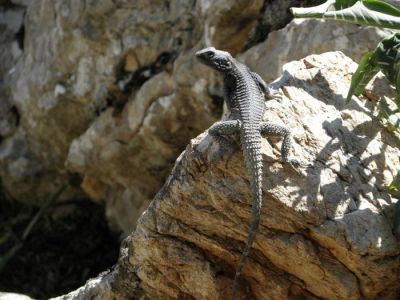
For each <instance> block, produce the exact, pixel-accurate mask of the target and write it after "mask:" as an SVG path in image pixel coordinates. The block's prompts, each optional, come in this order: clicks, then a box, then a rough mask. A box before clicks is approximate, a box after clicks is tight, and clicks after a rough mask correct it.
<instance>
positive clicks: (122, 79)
mask: <svg viewBox="0 0 400 300" xmlns="http://www.w3.org/2000/svg"><path fill="white" fill-rule="evenodd" d="M6 2H7V3H8V2H9V1H6ZM12 2H13V3H16V4H15V5H14V6H13V7H15V8H12V9H10V8H7V9H8V10H7V11H6V10H4V13H5V14H6V15H5V17H4V20H6V22H5V23H4V24H7V25H6V26H8V27H7V28H8V29H7V31H4V33H0V36H2V37H3V34H4V36H5V38H4V41H6V42H5V44H4V47H3V44H1V47H2V50H3V48H4V49H6V51H4V52H3V51H0V58H2V60H1V61H0V73H1V74H0V76H2V75H3V72H4V74H5V75H4V80H3V81H2V82H4V87H7V88H6V89H4V92H3V90H2V82H0V97H1V98H2V101H1V102H0V136H1V139H0V177H1V182H2V185H3V186H4V189H5V190H6V191H7V192H8V193H9V194H10V195H11V196H13V197H14V198H16V199H19V200H25V201H30V202H33V203H37V202H38V201H40V199H47V198H48V196H49V195H51V194H53V193H54V192H55V191H56V190H57V189H58V188H59V187H60V186H61V185H62V184H64V183H65V182H66V180H67V179H68V177H69V176H70V173H74V172H77V173H79V174H80V175H81V176H82V178H83V184H82V189H83V191H84V192H85V193H86V194H87V195H89V196H90V197H91V198H92V199H93V200H95V201H105V204H106V207H107V216H108V219H109V221H110V224H111V225H112V226H113V228H115V229H117V230H120V231H123V232H124V233H125V234H128V233H130V232H131V230H132V229H133V228H134V226H135V224H136V220H137V218H138V216H140V214H141V212H142V211H143V210H144V209H145V208H146V207H147V205H148V203H149V201H150V200H151V199H152V198H153V197H154V195H155V194H156V193H157V192H158V190H159V189H160V187H161V186H162V184H163V183H164V181H165V178H166V177H167V175H168V173H169V172H170V170H171V168H172V166H173V162H174V161H175V159H176V157H177V156H178V155H179V153H180V152H181V151H182V150H183V149H184V148H185V146H186V144H187V143H188V141H189V140H190V138H192V137H194V136H196V135H197V134H199V133H200V132H202V131H203V130H205V129H206V128H207V127H209V126H210V125H211V124H212V123H213V122H215V121H216V120H217V119H218V118H219V117H220V115H221V107H222V89H221V81H220V80H219V78H217V77H216V76H215V74H214V73H213V72H210V71H209V70H207V69H206V68H203V67H200V66H199V64H197V62H196V61H195V58H194V56H193V53H194V51H196V50H198V49H199V48H202V47H204V46H205V45H213V46H215V47H217V48H221V49H224V50H228V51H230V52H231V53H233V54H238V53H241V52H242V51H243V49H244V48H245V47H246V45H248V42H249V41H250V40H251V38H250V36H251V35H252V32H254V31H255V32H257V31H258V30H259V29H260V27H259V26H260V24H261V23H260V16H261V15H262V16H264V19H265V16H267V15H268V14H271V11H275V10H279V11H281V12H282V15H280V17H279V18H278V17H277V15H276V14H274V15H275V17H276V18H274V21H273V22H276V24H275V23H268V24H269V25H268V26H270V27H268V28H270V29H275V28H276V27H277V26H282V20H284V19H286V18H287V9H288V6H290V5H293V1H279V2H278V1H272V2H265V1H262V0H252V1H244V0H240V1H234V0H226V1H183V0H178V1H162V0H157V1H151V5H149V2H148V1H133V2H132V1H124V0H117V1H111V0H97V1H70V0H59V1H52V0H37V1H36V0H35V1H29V0H20V1H16V0H15V1H12ZM295 2H296V5H297V4H298V5H300V4H304V3H308V4H310V3H316V2H318V1H310V0H308V1H297V0H296V1H295ZM28 5H29V8H28V10H27V13H26V16H25V20H24V19H23V16H24V13H25V10H26V9H25V6H28ZM14 11H17V12H18V13H14ZM0 14H1V12H0ZM10 14H11V17H10ZM233 16H234V17H233ZM0 19H1V18H0ZM267 19H270V18H267ZM23 20H24V22H22V21H23ZM313 22H314V23H310V24H311V25H309V26H314V27H315V28H316V29H315V32H316V34H313V35H312V36H310V35H308V34H305V33H308V32H309V31H310V30H309V27H308V26H305V25H303V24H301V25H293V24H291V25H289V27H288V29H283V30H282V31H279V32H277V33H271V34H270V37H269V38H268V40H267V41H266V42H264V43H262V44H260V45H258V46H255V47H254V48H252V49H250V50H249V51H247V52H246V53H245V54H244V56H243V57H242V58H243V59H244V60H245V61H246V63H247V64H249V65H250V66H251V67H253V69H254V70H256V71H258V72H259V73H260V74H262V75H263V76H264V78H265V79H271V78H276V77H277V76H278V74H280V69H279V68H280V67H279V66H280V65H281V64H282V63H283V62H285V61H287V60H288V59H293V58H295V57H296V58H299V57H303V56H304V55H306V54H308V53H309V52H312V49H315V48H308V45H313V44H314V45H318V47H319V51H326V50H333V49H335V48H337V47H338V45H340V46H341V47H342V46H343V47H345V46H346V47H349V48H355V47H353V45H355V44H356V45H357V47H358V48H357V49H356V50H357V51H358V52H359V53H361V52H363V51H367V50H368V49H371V48H373V47H374V46H375V44H376V43H377V41H378V40H379V39H380V36H381V34H380V32H381V31H380V30H378V29H365V28H363V27H359V28H358V27H356V26H353V27H346V26H347V25H342V24H341V25H338V23H329V24H328V23H324V22H320V21H313ZM0 23H1V20H0ZM257 24H258V25H257ZM304 24H308V23H306V22H305V23H304ZM0 25H1V24H0ZM303 26H304V27H306V30H305V31H304V32H305V33H304V34H301V35H300V36H301V37H302V40H301V42H302V43H297V44H296V46H293V44H291V43H290V41H291V40H295V39H294V37H295V36H296V32H298V31H301V30H303V29H302V28H303ZM332 27H333V28H335V30H333V31H332ZM342 28H345V29H342ZM348 28H351V29H348ZM331 31H332V32H333V35H334V36H335V37H337V38H335V39H333V38H329V40H328V38H327V33H330V32H331ZM364 32H368V35H367V34H364ZM282 36H284V37H282ZM316 36H318V37H316ZM330 37H331V36H330ZM307 40H310V42H306V41H307ZM330 40H334V41H338V42H331V41H330ZM2 41H3V39H1V40H0V43H2ZM296 41H297V40H296ZM346 42H348V44H347V45H346ZM279 43H280V44H279ZM299 44H301V45H303V47H302V49H303V52H301V53H299V52H297V53H295V52H293V51H289V50H288V49H297V50H298V49H299V48H300V47H299ZM321 44H322V45H327V46H326V47H324V48H323V47H320V45H321ZM268 45H273V47H274V49H271V46H268ZM358 45H360V46H358ZM328 46H329V47H330V48H329V47H328ZM275 48H276V49H275ZM282 54H284V55H286V56H282ZM285 57H286V58H285ZM10 68H11V69H10ZM81 192H82V191H80V190H72V189H71V190H70V192H69V194H64V195H63V197H64V198H71V197H73V196H77V195H81Z"/></svg>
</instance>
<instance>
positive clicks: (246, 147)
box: [196, 47, 295, 298]
mask: <svg viewBox="0 0 400 300" xmlns="http://www.w3.org/2000/svg"><path fill="white" fill-rule="evenodd" d="M196 55H197V56H198V57H199V59H200V61H201V62H203V63H204V64H206V65H208V66H210V67H212V68H214V69H216V70H217V71H219V72H220V73H222V74H223V76H224V91H225V101H226V103H227V106H228V108H229V109H230V111H231V120H229V121H221V122H217V123H215V124H214V125H213V126H211V128H210V129H209V134H210V135H211V136H213V138H214V139H215V140H216V141H217V142H218V143H219V145H220V147H221V149H228V148H230V147H232V143H231V142H230V141H229V140H228V139H227V138H225V137H224V136H226V135H231V134H234V133H237V132H239V134H240V142H241V145H242V149H243V155H244V160H245V163H246V168H247V170H248V174H249V177H250V188H251V192H252V195H253V205H252V219H251V224H250V228H249V235H248V239H247V243H246V246H245V248H244V250H243V253H242V255H241V257H240V261H239V263H238V266H237V268H236V273H235V279H234V283H233V291H232V298H235V292H236V287H237V283H238V280H239V277H240V273H241V270H242V268H243V266H244V263H245V261H246V258H247V255H248V253H249V251H250V249H251V247H252V245H253V243H254V240H255V238H256V234H257V230H258V227H259V223H260V215H261V206H262V174H263V164H262V155H261V139H262V136H263V135H265V136H267V135H278V136H283V137H284V140H283V143H282V149H281V154H282V158H283V160H284V161H287V162H289V163H290V164H292V162H295V160H290V159H289V151H290V149H291V138H290V131H289V130H288V129H287V128H286V127H284V126H280V125H277V124H274V123H270V122H263V121H262V119H263V115H264V112H265V104H264V99H265V98H264V93H266V95H267V96H269V95H270V92H269V90H268V86H267V84H266V83H265V82H264V81H263V80H262V79H261V77H260V76H259V75H257V74H255V73H252V72H251V71H250V70H249V69H248V68H247V67H246V66H245V65H243V64H241V63H239V62H238V61H236V60H235V59H234V58H232V56H231V55H230V54H229V53H227V52H224V51H220V50H216V49H215V48H213V47H209V48H206V49H203V50H200V51H198V52H197V53H196ZM214 58H217V59H214ZM215 61H217V62H218V63H216V62H215ZM221 61H225V63H224V64H223V65H224V67H221V66H222V64H221V63H220V62H221ZM228 66H230V67H228Z"/></svg>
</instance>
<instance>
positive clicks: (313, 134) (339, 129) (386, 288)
mask: <svg viewBox="0 0 400 300" xmlns="http://www.w3.org/2000/svg"><path fill="white" fill-rule="evenodd" d="M355 68H356V64H355V63H354V62H353V61H351V60H350V59H349V58H347V57H346V56H344V55H343V54H342V53H340V52H329V53H325V54H322V55H319V56H318V55H312V56H308V57H307V58H305V59H302V60H300V61H294V62H291V63H290V64H287V65H286V66H285V70H286V75H285V77H281V78H280V79H279V80H278V82H280V84H281V86H282V89H281V92H282V99H281V100H271V101H268V102H267V104H266V105H267V112H266V115H265V117H266V118H267V119H268V120H269V121H274V122H278V123H282V124H286V125H287V126H288V127H290V128H292V129H293V135H294V139H295V142H296V143H295V147H294V152H293V155H294V156H296V158H298V159H299V160H300V162H301V163H302V167H301V173H302V174H297V173H296V172H294V171H293V170H292V169H291V168H290V167H289V166H287V165H285V164H284V163H282V161H281V158H280V154H279V144H280V142H278V143H269V142H268V140H264V141H263V147H262V151H263V161H264V174H263V191H264V207H263V208H262V217H261V225H260V230H259V233H258V235H257V239H256V241H255V243H254V245H253V249H252V251H251V252H250V255H249V259H248V261H247V263H246V265H245V268H244V270H243V274H242V277H241V279H240V287H239V292H240V295H239V296H240V297H239V299H321V298H322V299H396V298H397V294H398V293H399V292H400V290H399V285H398V282H399V279H400V278H399V272H398V267H399V259H400V255H399V254H400V247H399V243H398V241H397V240H396V238H395V236H394V235H393V233H392V222H393V219H392V213H393V211H392V210H393V204H394V202H395V200H394V199H392V198H391V196H390V195H388V194H387V193H385V192H384V184H385V183H386V182H390V181H391V180H392V179H393V177H394V176H395V174H396V173H397V171H398V170H399V168H400V163H399V161H398V157H399V155H400V150H399V147H398V142H397V140H396V138H395V136H393V135H391V134H390V133H388V132H386V131H385V130H383V128H382V124H381V122H380V121H379V119H378V118H377V111H376V109H375V107H374V106H373V105H372V106H371V105H370V104H371V102H370V101H369V100H367V99H365V98H363V97H361V98H360V99H355V100H354V101H352V102H351V103H350V104H349V105H347V106H346V105H345V93H346V91H347V88H348V85H349V82H350V76H347V74H351V73H352V72H354V70H355ZM377 81H381V79H379V78H378V79H376V80H375V82H377ZM381 84H382V83H381ZM387 88H388V86H387ZM217 147H218V146H217V145H216V144H215V143H214V142H213V141H212V139H211V138H210V136H208V135H207V133H203V134H201V135H200V136H198V137H197V138H195V139H193V140H192V141H191V143H190V144H189V145H188V146H187V148H186V150H185V152H184V153H182V155H181V156H180V157H179V158H178V159H177V161H176V163H175V167H174V169H173V171H172V173H171V175H170V176H169V178H168V180H167V181H166V183H165V184H164V186H163V187H162V189H161V190H160V191H159V193H158V194H157V196H156V197H155V198H154V199H153V201H152V202H151V204H150V206H149V207H148V208H147V209H146V211H145V212H144V214H143V215H142V216H141V217H140V218H139V220H138V223H137V227H136V229H135V231H134V232H133V234H132V235H131V236H130V237H129V238H128V239H127V240H126V248H125V247H123V248H122V256H121V261H120V263H119V264H118V266H117V269H116V270H115V271H113V272H111V273H109V274H107V275H105V276H100V277H98V278H96V279H94V280H91V281H89V282H88V284H87V285H86V286H85V287H82V288H80V289H79V290H77V291H75V292H71V293H70V294H68V295H66V296H63V297H60V298H59V299H88V298H87V297H88V295H90V296H91V297H95V298H96V299H109V298H107V297H114V298H116V299H121V298H122V297H127V296H128V297H133V295H135V297H134V298H135V299H146V298H149V299H230V291H231V284H232V279H233V276H234V271H235V267H236V265H237V263H238V260H239V258H240V254H241V251H242V249H243V246H244V244H245V242H246V240H247V231H248V226H249V223H250V216H251V204H252V197H251V193H250V191H249V181H248V178H247V175H246V174H247V172H246V170H245V169H244V163H243V157H242V154H241V153H240V152H238V153H237V154H235V155H234V156H233V157H232V159H231V160H230V161H229V163H228V165H226V158H223V159H222V160H221V161H219V162H218V163H217V164H212V163H210V157H212V155H213V153H214V151H216V150H217ZM383 166H384V168H385V169H386V171H387V172H383ZM123 272H125V273H123ZM123 274H125V275H123ZM127 274H129V276H128V275H127ZM105 282H106V283H107V284H105ZM130 282H131V283H130ZM121 286H124V287H125V288H123V289H122V288H121ZM128 287H129V288H128ZM129 289H130V290H129ZM128 290H129V293H128V294H127V291H128ZM105 295H107V296H105ZM121 295H123V296H121ZM141 297H142V298H141Z"/></svg>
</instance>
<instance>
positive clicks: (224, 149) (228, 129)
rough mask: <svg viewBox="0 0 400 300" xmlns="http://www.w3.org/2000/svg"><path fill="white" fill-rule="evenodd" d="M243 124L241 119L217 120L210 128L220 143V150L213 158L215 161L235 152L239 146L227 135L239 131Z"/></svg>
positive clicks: (210, 131) (209, 131)
mask: <svg viewBox="0 0 400 300" xmlns="http://www.w3.org/2000/svg"><path fill="white" fill-rule="evenodd" d="M241 126H242V122H240V121H239V120H229V121H220V122H217V123H215V124H214V125H212V126H211V127H210V128H209V129H208V133H209V134H210V135H211V136H212V137H213V139H214V140H215V141H216V142H217V143H218V145H219V151H218V152H217V154H216V155H215V156H214V157H213V158H212V161H213V162H215V161H217V160H218V159H219V158H221V157H222V156H223V155H224V154H228V156H229V157H230V156H231V155H232V154H233V153H234V152H235V150H236V148H237V146H236V145H235V144H234V143H232V142H231V141H230V140H228V139H227V138H226V137H225V136H229V135H233V134H236V133H238V132H239V131H240V128H241ZM228 160H229V159H228ZM228 160H227V162H228Z"/></svg>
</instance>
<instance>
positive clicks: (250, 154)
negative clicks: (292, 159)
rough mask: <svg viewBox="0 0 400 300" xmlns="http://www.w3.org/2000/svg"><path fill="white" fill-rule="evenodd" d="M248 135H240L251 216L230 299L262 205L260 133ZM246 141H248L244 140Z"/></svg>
mask: <svg viewBox="0 0 400 300" xmlns="http://www.w3.org/2000/svg"><path fill="white" fill-rule="evenodd" d="M247 137H248V135H245V136H244V137H242V145H243V154H244V157H245V161H246V166H247V170H248V173H249V176H250V186H251V192H252V195H253V205H252V216H251V224H250V228H249V234H248V238H247V243H246V246H245V247H244V250H243V252H242V255H241V257H240V261H239V264H238V265H237V267H236V273H235V278H234V281H233V287H232V299H233V300H234V299H235V297H236V289H237V284H238V281H239V277H240V273H241V271H242V269H243V267H244V264H245V262H246V259H247V255H248V254H249V252H250V249H251V247H252V246H253V243H254V240H255V239H256V235H257V231H258V227H259V224H260V215H261V206H262V156H261V135H260V134H259V133H258V132H257V133H252V134H251V135H250V137H251V138H247ZM246 141H248V142H246Z"/></svg>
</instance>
